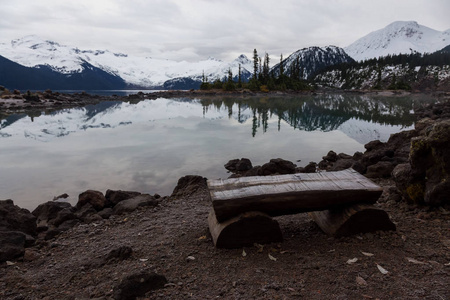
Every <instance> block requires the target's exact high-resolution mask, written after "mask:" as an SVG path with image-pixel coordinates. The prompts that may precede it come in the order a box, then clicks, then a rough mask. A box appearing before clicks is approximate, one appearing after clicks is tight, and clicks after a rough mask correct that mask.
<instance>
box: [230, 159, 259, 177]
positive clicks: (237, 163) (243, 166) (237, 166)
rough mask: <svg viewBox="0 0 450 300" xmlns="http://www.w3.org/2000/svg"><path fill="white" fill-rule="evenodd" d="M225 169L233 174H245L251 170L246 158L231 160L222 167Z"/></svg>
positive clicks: (248, 160)
mask: <svg viewBox="0 0 450 300" xmlns="http://www.w3.org/2000/svg"><path fill="white" fill-rule="evenodd" d="M224 167H225V169H227V170H228V171H230V172H233V173H240V172H246V171H248V170H250V169H252V168H253V166H252V162H251V161H250V159H248V158H241V159H232V160H230V161H228V162H227V163H226V164H225V165H224Z"/></svg>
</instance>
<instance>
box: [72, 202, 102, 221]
mask: <svg viewBox="0 0 450 300" xmlns="http://www.w3.org/2000/svg"><path fill="white" fill-rule="evenodd" d="M96 213H97V211H96V210H95V209H94V207H93V206H92V205H91V204H90V203H86V204H85V205H83V207H81V208H80V209H79V210H77V211H76V212H75V216H76V217H77V218H78V219H80V220H82V221H85V220H87V219H88V218H89V216H91V215H94V214H96Z"/></svg>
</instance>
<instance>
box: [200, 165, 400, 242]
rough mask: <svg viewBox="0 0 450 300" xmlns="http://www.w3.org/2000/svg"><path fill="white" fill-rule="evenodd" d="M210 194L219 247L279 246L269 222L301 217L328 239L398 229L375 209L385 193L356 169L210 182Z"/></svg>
mask: <svg viewBox="0 0 450 300" xmlns="http://www.w3.org/2000/svg"><path fill="white" fill-rule="evenodd" d="M208 189H209V194H210V197H211V202H212V206H213V209H212V210H211V212H210V214H209V216H208V224H209V229H210V232H211V235H212V237H213V241H214V244H215V245H216V247H223V248H235V247H240V246H244V245H252V244H253V243H268V242H278V241H281V240H282V236H281V230H279V229H278V230H277V229H274V227H278V228H279V226H278V222H277V221H276V220H273V219H272V218H271V217H273V216H280V215H286V214H296V213H301V212H310V215H311V217H312V218H313V220H314V221H315V222H316V223H317V224H318V225H319V227H320V228H321V229H322V230H323V231H324V232H326V233H328V234H330V235H350V234H354V233H358V232H370V231H376V230H395V225H394V224H393V223H392V222H391V221H390V219H389V216H388V215H387V213H386V212H385V211H383V210H381V209H379V208H376V207H375V206H373V205H372V204H373V203H375V202H376V201H377V199H378V198H379V197H380V195H381V193H382V188H381V187H380V186H378V185H376V184H375V183H373V182H372V181H370V180H369V179H367V178H366V177H364V176H363V175H361V174H359V173H358V172H356V171H355V170H353V169H347V170H343V171H338V172H321V173H308V174H307V173H299V174H289V175H276V176H254V177H240V178H230V179H225V180H221V179H219V180H208ZM360 225H361V226H360ZM362 225H363V226H362ZM265 232H267V234H265Z"/></svg>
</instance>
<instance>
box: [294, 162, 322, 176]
mask: <svg viewBox="0 0 450 300" xmlns="http://www.w3.org/2000/svg"><path fill="white" fill-rule="evenodd" d="M316 170H317V164H316V163H315V162H313V161H312V162H310V163H309V164H307V165H306V166H305V167H304V168H302V167H299V168H296V172H297V173H316Z"/></svg>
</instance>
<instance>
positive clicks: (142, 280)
mask: <svg viewBox="0 0 450 300" xmlns="http://www.w3.org/2000/svg"><path fill="white" fill-rule="evenodd" d="M166 283H167V279H166V277H164V276H163V275H158V274H156V273H146V272H142V273H138V274H132V275H129V276H127V277H125V278H124V279H123V280H122V281H121V282H120V284H119V285H117V286H116V287H115V288H114V292H113V298H114V299H115V300H134V299H136V297H142V296H144V295H145V293H147V292H149V291H152V290H156V289H161V288H163V287H164V285H165V284H166Z"/></svg>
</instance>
